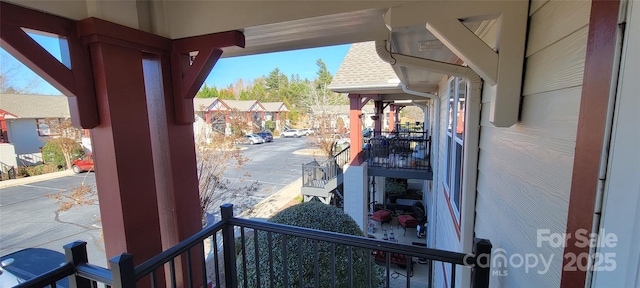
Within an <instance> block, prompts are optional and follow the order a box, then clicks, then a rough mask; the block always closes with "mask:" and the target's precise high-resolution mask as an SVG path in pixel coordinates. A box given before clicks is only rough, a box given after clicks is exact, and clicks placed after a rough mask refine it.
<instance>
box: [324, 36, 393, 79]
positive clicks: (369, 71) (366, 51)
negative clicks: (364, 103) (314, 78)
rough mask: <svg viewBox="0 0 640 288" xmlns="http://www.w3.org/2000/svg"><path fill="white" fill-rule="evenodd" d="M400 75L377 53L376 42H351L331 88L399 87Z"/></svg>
mask: <svg viewBox="0 0 640 288" xmlns="http://www.w3.org/2000/svg"><path fill="white" fill-rule="evenodd" d="M399 83H400V81H399V80H398V76H396V73H395V72H394V71H393V68H391V65H389V63H387V62H384V61H382V60H381V59H380V57H378V54H377V53H376V47H375V42H362V43H354V44H351V48H349V51H348V52H347V55H346V56H345V57H344V60H343V61H342V64H341V65H340V68H339V69H338V72H336V75H335V77H333V81H331V85H329V89H331V90H344V89H345V88H356V89H357V88H368V87H379V88H382V87H389V88H396V87H399V85H400V84H399Z"/></svg>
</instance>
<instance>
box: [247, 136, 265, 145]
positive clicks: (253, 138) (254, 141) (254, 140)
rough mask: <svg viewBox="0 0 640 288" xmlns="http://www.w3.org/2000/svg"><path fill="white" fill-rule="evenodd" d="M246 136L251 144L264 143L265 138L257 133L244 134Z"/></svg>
mask: <svg viewBox="0 0 640 288" xmlns="http://www.w3.org/2000/svg"><path fill="white" fill-rule="evenodd" d="M244 138H245V140H246V141H247V143H249V144H251V145H253V144H262V143H264V139H263V138H262V137H260V135H257V134H247V135H245V136H244Z"/></svg>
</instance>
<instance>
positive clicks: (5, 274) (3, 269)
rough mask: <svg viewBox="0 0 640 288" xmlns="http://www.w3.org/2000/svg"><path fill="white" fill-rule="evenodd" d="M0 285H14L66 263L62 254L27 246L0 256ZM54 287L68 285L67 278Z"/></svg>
mask: <svg viewBox="0 0 640 288" xmlns="http://www.w3.org/2000/svg"><path fill="white" fill-rule="evenodd" d="M0 263H1V266H0V287H14V286H16V285H18V284H20V283H24V282H25V281H27V280H30V279H33V278H35V277H37V276H40V275H42V274H44V273H46V272H48V271H50V270H53V269H55V268H58V267H60V266H61V265H64V264H65V263H66V259H65V256H64V254H62V253H60V252H57V251H53V250H49V249H44V248H27V249H23V250H20V251H17V252H13V253H11V254H7V255H4V256H2V257H0ZM56 287H69V280H68V279H67V278H63V279H60V280H58V281H57V282H56Z"/></svg>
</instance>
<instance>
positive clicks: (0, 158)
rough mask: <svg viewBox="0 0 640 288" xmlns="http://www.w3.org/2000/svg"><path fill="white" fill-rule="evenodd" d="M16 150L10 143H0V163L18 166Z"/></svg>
mask: <svg viewBox="0 0 640 288" xmlns="http://www.w3.org/2000/svg"><path fill="white" fill-rule="evenodd" d="M17 158H18V157H16V150H15V149H14V146H13V144H11V143H0V162H2V163H4V164H5V165H9V166H14V167H16V166H18V162H17V161H16V159H17Z"/></svg>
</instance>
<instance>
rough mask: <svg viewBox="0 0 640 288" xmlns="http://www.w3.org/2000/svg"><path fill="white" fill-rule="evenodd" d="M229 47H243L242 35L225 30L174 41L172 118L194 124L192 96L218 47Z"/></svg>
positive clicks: (214, 61) (196, 90) (209, 70)
mask: <svg viewBox="0 0 640 288" xmlns="http://www.w3.org/2000/svg"><path fill="white" fill-rule="evenodd" d="M229 46H238V47H242V48H244V46H245V38H244V34H242V33H241V32H238V31H227V32H221V33H214V34H208V35H203V36H195V37H189V38H183V39H177V40H173V42H172V52H171V70H172V71H173V72H172V75H173V79H172V80H173V96H174V105H175V112H176V115H175V116H176V122H177V123H178V124H191V123H193V121H194V113H193V97H195V96H196V93H198V90H199V89H200V87H201V86H202V83H204V80H205V79H206V78H207V75H209V73H210V72H211V69H212V68H213V66H215V64H216V62H217V61H218V59H220V56H221V55H222V49H221V48H223V47H229ZM194 56H195V57H194Z"/></svg>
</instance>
